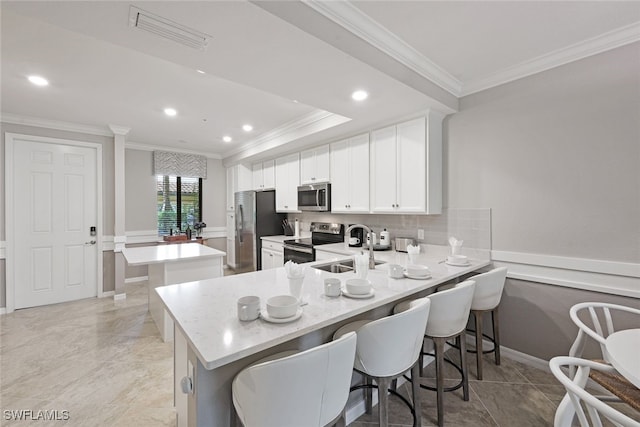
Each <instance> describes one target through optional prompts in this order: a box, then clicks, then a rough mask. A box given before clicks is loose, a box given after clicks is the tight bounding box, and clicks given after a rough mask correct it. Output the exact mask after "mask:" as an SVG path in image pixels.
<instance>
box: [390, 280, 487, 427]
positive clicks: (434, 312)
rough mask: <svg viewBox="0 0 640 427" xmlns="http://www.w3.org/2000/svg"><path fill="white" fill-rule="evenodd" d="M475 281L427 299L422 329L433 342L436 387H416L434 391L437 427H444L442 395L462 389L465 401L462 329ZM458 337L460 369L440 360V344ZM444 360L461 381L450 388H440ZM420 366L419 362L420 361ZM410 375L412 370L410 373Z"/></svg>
mask: <svg viewBox="0 0 640 427" xmlns="http://www.w3.org/2000/svg"><path fill="white" fill-rule="evenodd" d="M475 286H476V284H475V282H474V281H473V280H467V281H464V282H462V283H458V284H457V285H456V286H455V287H453V288H451V289H447V290H445V291H442V292H437V293H435V294H432V295H429V296H428V297H427V298H428V299H430V300H431V309H430V311H429V320H428V321H427V327H426V329H425V334H424V336H425V337H426V338H429V339H431V340H433V342H434V344H435V359H436V387H431V386H427V385H424V384H420V387H421V388H425V389H427V390H435V391H436V393H437V407H438V426H442V425H444V392H445V391H453V390H457V389H458V388H460V387H462V391H463V398H464V400H465V401H468V400H469V379H468V374H467V357H466V343H465V340H464V333H465V327H466V325H467V320H468V318H469V312H470V310H471V300H472V299H473V292H474V289H475ZM408 303H409V302H407V301H405V302H401V303H400V304H398V305H396V306H395V308H394V310H393V311H394V312H397V313H401V312H404V310H406V309H407V305H408ZM457 337H461V339H460V340H459V341H460V361H461V363H460V364H461V365H462V366H461V367H460V368H458V367H457V366H456V365H455V364H454V363H453V362H451V361H449V360H447V359H445V358H444V345H445V343H446V341H447V340H448V339H451V338H457ZM420 359H421V358H420ZM445 360H446V361H448V362H449V363H451V364H452V365H454V366H455V367H456V368H457V369H458V370H459V371H460V373H461V374H462V381H461V382H460V383H459V384H457V385H455V386H452V387H447V388H445V387H444V372H443V368H444V362H445ZM420 364H422V361H420ZM412 372H413V371H412ZM418 378H419V376H418V375H415V376H414V375H412V376H411V382H412V383H413V384H414V386H415V384H416V383H417V382H418V381H417V379H418Z"/></svg>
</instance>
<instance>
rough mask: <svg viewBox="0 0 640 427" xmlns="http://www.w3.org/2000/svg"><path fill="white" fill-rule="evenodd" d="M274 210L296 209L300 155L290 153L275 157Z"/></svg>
mask: <svg viewBox="0 0 640 427" xmlns="http://www.w3.org/2000/svg"><path fill="white" fill-rule="evenodd" d="M275 168H276V211H277V212H297V211H298V185H300V156H299V154H298V153H294V154H290V155H288V156H285V157H280V158H278V159H276V166H275Z"/></svg>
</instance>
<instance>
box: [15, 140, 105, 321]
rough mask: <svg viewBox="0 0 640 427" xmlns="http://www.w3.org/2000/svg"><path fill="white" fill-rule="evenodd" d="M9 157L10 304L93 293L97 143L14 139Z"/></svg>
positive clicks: (28, 304) (42, 302)
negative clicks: (12, 238) (92, 232)
mask: <svg viewBox="0 0 640 427" xmlns="http://www.w3.org/2000/svg"><path fill="white" fill-rule="evenodd" d="M13 159H14V160H13V171H14V172H13V180H14V184H13V194H14V200H13V204H12V206H7V208H9V209H13V218H14V236H15V242H14V245H13V247H14V257H15V258H14V264H13V266H14V268H13V271H14V274H13V278H14V287H15V308H24V307H33V306H39V305H45V304H53V303H59V302H63V301H71V300H76V299H81V298H88V297H93V296H96V295H97V283H98V271H97V266H98V256H99V255H101V254H98V250H97V245H96V241H97V236H91V235H90V227H96V230H97V232H101V230H100V229H99V228H97V227H98V226H99V224H97V222H98V210H97V206H98V200H97V195H98V191H97V182H98V181H97V166H96V159H97V152H96V149H93V148H88V147H81V146H74V145H62V144H53V143H44V142H35V141H28V140H16V141H15V144H14V155H13ZM100 273H101V272H100Z"/></svg>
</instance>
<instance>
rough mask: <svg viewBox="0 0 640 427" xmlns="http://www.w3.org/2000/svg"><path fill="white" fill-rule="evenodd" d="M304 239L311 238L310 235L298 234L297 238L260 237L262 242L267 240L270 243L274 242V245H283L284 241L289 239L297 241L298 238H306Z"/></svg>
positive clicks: (282, 236)
mask: <svg viewBox="0 0 640 427" xmlns="http://www.w3.org/2000/svg"><path fill="white" fill-rule="evenodd" d="M306 237H311V234H310V233H300V235H299V236H284V235H282V234H281V235H278V236H262V237H261V239H262V240H268V241H270V242H275V243H284V241H285V240H291V239H299V238H306Z"/></svg>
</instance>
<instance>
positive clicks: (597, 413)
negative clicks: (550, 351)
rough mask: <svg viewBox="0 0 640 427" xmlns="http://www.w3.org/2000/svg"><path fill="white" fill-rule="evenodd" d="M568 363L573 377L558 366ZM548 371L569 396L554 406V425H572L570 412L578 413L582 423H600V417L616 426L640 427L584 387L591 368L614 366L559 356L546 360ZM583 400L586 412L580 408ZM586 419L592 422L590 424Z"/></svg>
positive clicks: (584, 426)
mask: <svg viewBox="0 0 640 427" xmlns="http://www.w3.org/2000/svg"><path fill="white" fill-rule="evenodd" d="M563 366H564V367H569V370H573V371H576V375H575V376H574V377H573V380H572V379H571V378H569V377H568V376H567V374H566V373H565V372H564V371H563V370H562V369H561V367H563ZM549 367H550V368H551V373H552V374H553V375H554V376H555V377H556V378H557V379H558V381H560V383H561V384H562V385H563V386H564V388H565V389H566V391H567V395H568V396H569V399H567V398H566V397H565V398H564V399H563V400H562V402H560V404H559V405H558V409H557V410H556V415H555V420H554V427H571V426H572V425H574V424H573V415H574V411H575V414H576V415H577V416H578V421H579V423H580V426H581V427H589V426H602V417H604V418H606V419H607V420H609V421H611V422H613V423H614V425H616V426H625V427H640V422H637V421H635V420H633V419H631V418H629V417H628V416H626V415H624V414H622V413H621V412H618V411H617V410H616V409H614V408H613V407H611V406H609V405H607V404H606V403H605V402H604V401H602V400H600V399H598V398H596V397H595V396H593V395H591V394H590V393H589V392H588V391H586V390H585V389H584V387H585V385H586V383H587V380H588V379H589V371H590V370H591V369H594V370H598V371H603V372H607V373H615V369H614V368H613V367H611V366H608V365H603V364H602V363H597V362H592V361H590V360H584V359H578V358H576V357H567V356H559V357H554V358H553V359H551V360H550V361H549ZM581 403H582V404H584V407H585V408H586V409H587V414H588V415H589V417H588V418H587V415H586V414H585V411H584V410H583V407H582V405H581ZM589 420H590V421H591V424H589Z"/></svg>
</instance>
